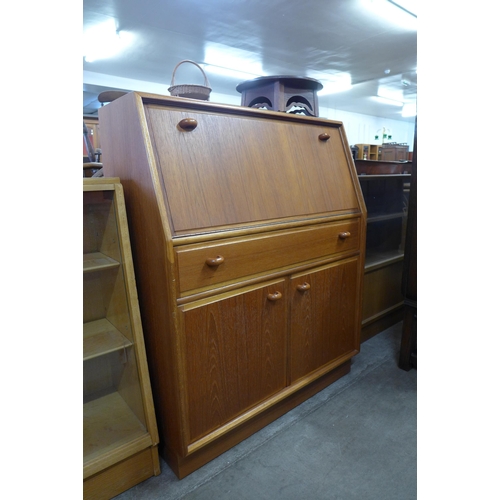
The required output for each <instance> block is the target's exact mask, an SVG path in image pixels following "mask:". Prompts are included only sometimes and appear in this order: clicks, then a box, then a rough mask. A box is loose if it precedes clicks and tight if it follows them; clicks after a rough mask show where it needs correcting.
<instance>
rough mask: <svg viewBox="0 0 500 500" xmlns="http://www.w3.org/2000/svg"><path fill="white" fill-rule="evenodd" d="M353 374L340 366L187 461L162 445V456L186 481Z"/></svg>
mask: <svg viewBox="0 0 500 500" xmlns="http://www.w3.org/2000/svg"><path fill="white" fill-rule="evenodd" d="M350 371H351V360H350V359H349V360H348V361H346V362H345V363H343V364H341V365H340V366H338V367H337V368H335V369H334V370H332V371H330V372H328V373H326V374H325V375H323V376H321V377H320V378H318V379H316V380H315V381H313V382H311V383H309V384H308V385H307V386H305V387H302V388H301V389H299V390H298V391H296V392H294V393H292V394H290V396H288V397H287V398H286V399H283V400H282V401H280V402H279V403H276V404H275V405H273V406H272V407H271V408H269V409H267V410H266V411H264V412H262V413H259V414H258V415H256V416H255V417H254V418H252V419H251V420H248V421H247V422H245V423H244V424H242V425H240V426H238V427H237V428H235V429H234V430H232V431H231V432H228V433H227V434H224V435H222V436H221V437H220V438H218V439H217V440H215V441H213V442H211V443H210V444H208V445H206V446H204V447H203V448H201V449H199V450H198V451H196V452H194V453H192V454H190V455H188V456H187V457H185V458H179V457H177V456H175V455H174V454H172V453H171V452H170V450H168V449H167V447H166V446H165V445H164V443H163V444H162V448H161V449H160V453H161V455H162V457H163V458H164V459H165V461H166V462H167V463H168V465H169V466H170V468H171V469H172V470H173V471H174V472H175V474H176V475H177V477H178V478H179V479H183V478H185V477H186V476H188V475H189V474H191V473H192V472H194V471H195V470H197V469H199V468H200V467H202V466H203V465H205V464H207V463H208V462H210V461H211V460H213V459H214V458H216V457H218V456H219V455H221V454H222V453H224V452H225V451H227V450H229V449H230V448H232V447H233V446H235V445H237V444H238V443H240V442H241V441H243V440H245V439H246V438H248V437H250V436H251V435H252V434H254V433H255V432H257V431H259V430H260V429H263V428H264V427H265V426H266V425H268V424H270V423H271V422H273V421H274V420H276V419H278V418H279V417H281V416H282V415H284V414H285V413H287V412H289V411H290V410H292V409H293V408H295V407H296V406H298V405H299V404H301V403H303V402H304V401H306V400H307V399H309V398H310V397H311V396H314V395H315V394H317V393H318V392H320V391H321V390H323V389H325V388H326V387H328V386H329V385H330V384H332V383H333V382H335V381H336V380H339V379H340V378H342V377H343V376H345V375H347V374H348V373H349V372H350Z"/></svg>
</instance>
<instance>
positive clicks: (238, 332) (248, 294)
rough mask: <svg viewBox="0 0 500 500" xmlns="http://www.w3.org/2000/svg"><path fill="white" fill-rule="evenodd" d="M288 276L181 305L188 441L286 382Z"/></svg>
mask: <svg viewBox="0 0 500 500" xmlns="http://www.w3.org/2000/svg"><path fill="white" fill-rule="evenodd" d="M284 288H285V287H284V281H283V280H279V281H277V282H274V283H272V284H267V285H266V286H262V285H260V286H257V287H250V288H249V289H246V291H245V292H244V293H241V291H239V292H236V293H235V294H232V295H230V296H226V295H225V296H224V297H223V298H219V299H218V300H217V298H216V300H212V301H211V302H209V303H207V301H199V302H195V303H192V304H190V305H186V306H182V307H181V308H180V309H181V311H182V316H183V322H184V328H185V336H186V339H185V341H186V377H187V399H188V414H189V416H188V421H189V433H190V436H189V441H190V442H191V443H192V442H194V441H196V440H197V439H199V438H201V437H202V436H204V435H206V434H208V433H209V432H210V431H213V430H214V429H216V428H218V427H220V426H221V425H223V424H225V423H227V422H229V421H230V420H232V419H233V418H235V417H237V416H238V415H240V414H242V413H243V412H244V411H245V410H247V409H249V408H251V407H252V406H254V405H255V404H257V403H259V402H260V401H262V400H264V399H266V398H268V397H269V396H271V395H272V394H274V393H276V392H278V391H279V390H281V389H282V388H284V387H285V384H286V302H285V297H284V295H285V290H284Z"/></svg>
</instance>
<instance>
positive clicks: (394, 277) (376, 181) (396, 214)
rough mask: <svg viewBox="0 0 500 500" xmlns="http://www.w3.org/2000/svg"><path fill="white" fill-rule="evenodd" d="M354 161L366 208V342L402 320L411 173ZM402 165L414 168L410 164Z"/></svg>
mask: <svg viewBox="0 0 500 500" xmlns="http://www.w3.org/2000/svg"><path fill="white" fill-rule="evenodd" d="M355 164H356V168H357V171H358V178H359V181H360V185H361V189H362V191H363V196H364V199H365V204H366V209H367V229H366V258H365V276H364V292H363V312H362V331H361V338H362V340H363V341H365V340H368V339H369V338H370V337H372V336H373V335H376V334H377V333H379V332H380V331H382V330H384V329H385V328H388V327H389V326H391V325H392V324H394V323H396V322H397V321H400V320H401V319H402V311H403V295H402V292H401V280H402V271H403V261H404V244H405V235H406V221H407V208H408V195H409V189H408V187H409V182H410V178H411V175H410V174H408V173H393V172H394V170H395V169H394V166H395V165H394V162H393V163H390V162H389V163H388V162H383V161H378V162H375V161H373V162H370V168H369V169H367V166H366V164H367V162H366V161H363V160H360V161H356V162H355ZM403 168H404V169H405V170H411V164H410V165H409V164H405V165H404V167H403ZM368 171H369V173H367V172H368ZM377 172H382V173H377ZM383 172H386V173H383ZM387 172H389V173H387Z"/></svg>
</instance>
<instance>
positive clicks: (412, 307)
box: [399, 118, 417, 371]
mask: <svg viewBox="0 0 500 500" xmlns="http://www.w3.org/2000/svg"><path fill="white" fill-rule="evenodd" d="M401 288H402V293H403V296H404V319H403V334H402V337H401V350H400V353H399V367H400V368H402V369H403V370H406V371H408V370H410V369H411V368H417V119H416V118H415V136H414V145H413V174H412V177H411V184H410V199H409V206H408V225H407V232H406V242H405V258H404V267H403V279H402V287H401Z"/></svg>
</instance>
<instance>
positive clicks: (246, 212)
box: [99, 93, 366, 478]
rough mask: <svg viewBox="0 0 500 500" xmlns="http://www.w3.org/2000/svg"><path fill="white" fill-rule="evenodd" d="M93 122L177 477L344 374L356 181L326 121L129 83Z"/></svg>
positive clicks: (351, 335) (360, 237)
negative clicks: (111, 181)
mask: <svg viewBox="0 0 500 500" xmlns="http://www.w3.org/2000/svg"><path fill="white" fill-rule="evenodd" d="M99 121H100V126H101V141H102V146H103V151H104V153H105V155H106V170H107V172H109V173H110V174H112V175H117V176H119V177H120V179H121V181H122V183H123V186H124V190H125V195H126V197H127V209H128V210H129V212H128V215H129V221H130V225H131V228H132V229H131V239H132V246H133V255H134V259H135V269H136V272H137V276H138V278H137V281H138V288H139V297H140V303H141V311H142V313H143V325H144V332H145V339H146V345H147V350H148V360H149V362H150V369H151V380H152V385H153V393H154V395H155V405H156V410H157V415H158V424H159V430H160V449H161V452H162V454H163V455H164V456H165V458H166V460H167V462H168V463H169V465H170V466H171V468H172V469H173V470H174V472H175V473H176V474H177V475H178V477H180V478H182V477H184V476H186V475H187V474H189V473H191V472H192V471H194V470H195V469H197V468H198V467H200V466H202V465H203V464H205V463H206V462H208V461H209V460H211V459H213V458H215V457H216V456H217V455H219V454H221V453H222V452H224V451H226V450H227V449H229V448H230V447H231V446H233V445H235V444H237V443H238V442H240V441H241V440H243V439H245V438H246V437H248V436H250V435H251V434H252V433H254V432H255V431H257V430H258V429H260V428H262V427H263V426H265V425H267V424H268V423H269V422H271V421H272V420H274V419H276V418H277V417H279V416H281V415H282V414H284V413H285V412H287V411H288V410H290V409H291V408H293V407H294V406H296V405H298V404H299V403H301V402H303V401H304V400H305V399H307V398H308V397H310V396H312V395H313V394H315V393H316V392H318V391H319V390H321V389H322V388H324V387H326V386H327V385H328V384H330V383H332V382H333V381H335V380H337V379H338V378H339V377H341V376H343V375H345V374H346V373H348V372H349V370H350V363H351V358H352V357H353V356H354V355H355V354H356V353H358V351H359V346H360V327H361V292H362V279H363V269H364V249H365V231H366V209H365V205H364V201H363V195H362V193H361V189H360V186H359V182H358V178H357V175H356V170H355V167H354V163H353V160H352V156H351V153H350V150H349V145H348V142H347V139H346V137H345V132H344V128H343V125H342V123H341V122H335V121H330V120H326V119H319V118H315V117H308V116H300V115H295V114H289V113H280V112H274V111H266V110H261V109H253V108H247V107H238V106H227V105H222V104H215V103H209V102H202V101H196V100H194V99H183V98H176V97H163V96H158V95H150V94H143V93H130V94H127V95H126V96H124V97H121V98H120V99H117V100H116V101H114V102H112V103H110V104H108V105H107V106H105V107H104V108H101V110H100V111H99Z"/></svg>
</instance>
